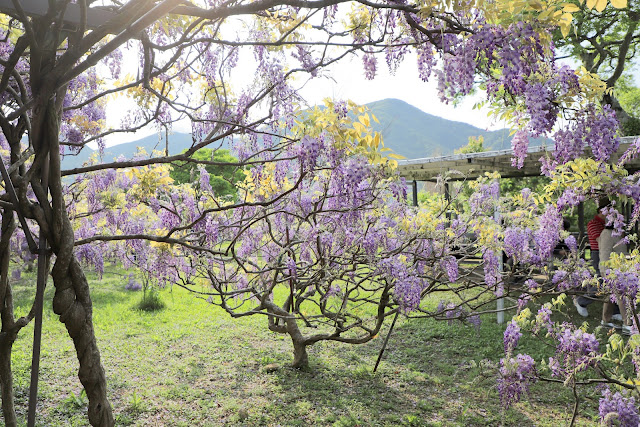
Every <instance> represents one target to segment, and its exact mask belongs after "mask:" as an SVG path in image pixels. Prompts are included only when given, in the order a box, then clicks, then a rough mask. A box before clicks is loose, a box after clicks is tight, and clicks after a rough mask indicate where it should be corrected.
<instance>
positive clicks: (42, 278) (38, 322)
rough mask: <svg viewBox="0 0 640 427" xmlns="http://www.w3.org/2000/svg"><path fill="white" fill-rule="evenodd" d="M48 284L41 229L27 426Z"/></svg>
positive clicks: (34, 399) (32, 420) (45, 175)
mask: <svg viewBox="0 0 640 427" xmlns="http://www.w3.org/2000/svg"><path fill="white" fill-rule="evenodd" d="M42 187H43V188H44V190H45V191H46V193H47V194H49V155H47V156H46V157H45V160H44V165H43V166H42ZM46 285H47V239H46V237H45V235H44V233H43V232H42V230H40V238H39V241H38V277H37V281H36V300H35V324H34V330H33V354H32V357H31V384H30V386H29V408H28V412H27V426H28V427H33V426H35V425H36V406H37V404H38V376H39V373H40V346H41V343H42V309H43V305H44V302H43V300H44V288H45V286H46Z"/></svg>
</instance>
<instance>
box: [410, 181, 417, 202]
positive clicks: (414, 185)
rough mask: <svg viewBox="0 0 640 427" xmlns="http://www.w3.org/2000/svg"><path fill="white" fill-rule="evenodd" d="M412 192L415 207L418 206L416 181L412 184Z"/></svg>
mask: <svg viewBox="0 0 640 427" xmlns="http://www.w3.org/2000/svg"><path fill="white" fill-rule="evenodd" d="M411 190H412V194H413V206H418V181H416V180H415V179H414V180H413V182H412V183H411Z"/></svg>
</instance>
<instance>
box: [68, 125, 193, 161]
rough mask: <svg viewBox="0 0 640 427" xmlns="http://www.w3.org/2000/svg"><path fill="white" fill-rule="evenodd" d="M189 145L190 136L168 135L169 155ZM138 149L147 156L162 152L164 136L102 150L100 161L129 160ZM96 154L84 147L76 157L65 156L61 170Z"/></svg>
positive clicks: (146, 137)
mask: <svg viewBox="0 0 640 427" xmlns="http://www.w3.org/2000/svg"><path fill="white" fill-rule="evenodd" d="M191 143H192V141H191V135H190V134H188V133H174V134H169V154H178V153H180V152H182V151H183V150H186V149H187V148H189V147H190V146H191ZM138 147H141V148H144V150H145V151H146V152H147V153H149V154H151V153H152V152H153V150H160V151H164V149H165V147H166V144H165V138H164V135H162V136H160V135H150V136H145V137H144V138H141V139H137V140H135V141H132V142H125V143H124V144H118V145H114V146H112V147H107V148H105V150H104V154H103V156H102V159H103V161H104V162H112V161H113V160H115V159H117V158H118V157H120V156H122V157H124V158H125V159H130V158H132V157H133V156H134V155H135V154H136V153H137V152H138ZM96 152H97V150H92V149H91V148H89V147H84V148H83V149H82V151H80V153H78V154H77V155H66V156H64V158H63V160H62V168H63V169H73V168H77V167H80V166H82V164H83V163H85V162H86V161H88V160H89V159H90V158H91V156H92V155H93V154H94V153H96Z"/></svg>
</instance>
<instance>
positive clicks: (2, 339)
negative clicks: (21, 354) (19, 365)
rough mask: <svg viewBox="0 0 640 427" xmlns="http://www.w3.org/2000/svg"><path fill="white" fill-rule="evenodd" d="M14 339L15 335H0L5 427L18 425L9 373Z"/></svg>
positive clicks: (1, 386) (2, 333)
mask: <svg viewBox="0 0 640 427" xmlns="http://www.w3.org/2000/svg"><path fill="white" fill-rule="evenodd" d="M15 339H16V336H15V334H7V333H4V332H1V333H0V391H1V392H2V416H3V418H4V425H5V426H6V427H15V426H17V425H18V420H17V418H16V409H15V406H14V396H13V375H12V373H11V349H12V348H13V343H14V341H15Z"/></svg>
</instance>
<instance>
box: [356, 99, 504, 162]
mask: <svg viewBox="0 0 640 427" xmlns="http://www.w3.org/2000/svg"><path fill="white" fill-rule="evenodd" d="M367 107H369V109H370V110H371V112H372V113H373V114H374V115H375V116H376V117H377V119H378V120H379V121H380V123H379V124H377V123H374V122H372V123H373V128H374V130H376V131H378V132H380V133H381V134H382V137H383V140H384V145H385V147H387V148H390V149H392V150H393V151H394V152H395V153H397V154H400V155H402V156H404V157H406V158H407V159H416V158H422V157H433V156H443V155H447V154H453V152H454V150H456V149H458V148H460V147H463V146H465V145H467V144H468V143H469V137H470V136H474V137H478V136H483V137H484V147H485V148H487V149H488V150H502V149H505V148H510V147H511V137H510V136H509V130H508V129H501V130H497V131H487V130H483V129H479V128H477V127H474V126H472V125H470V124H467V123H462V122H456V121H452V120H447V119H443V118H442V117H437V116H432V115H431V114H427V113H425V112H424V111H422V110H419V109H418V108H416V107H414V106H412V105H410V104H407V103H406V102H404V101H400V100H399V99H383V100H381V101H376V102H372V103H370V104H367Z"/></svg>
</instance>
